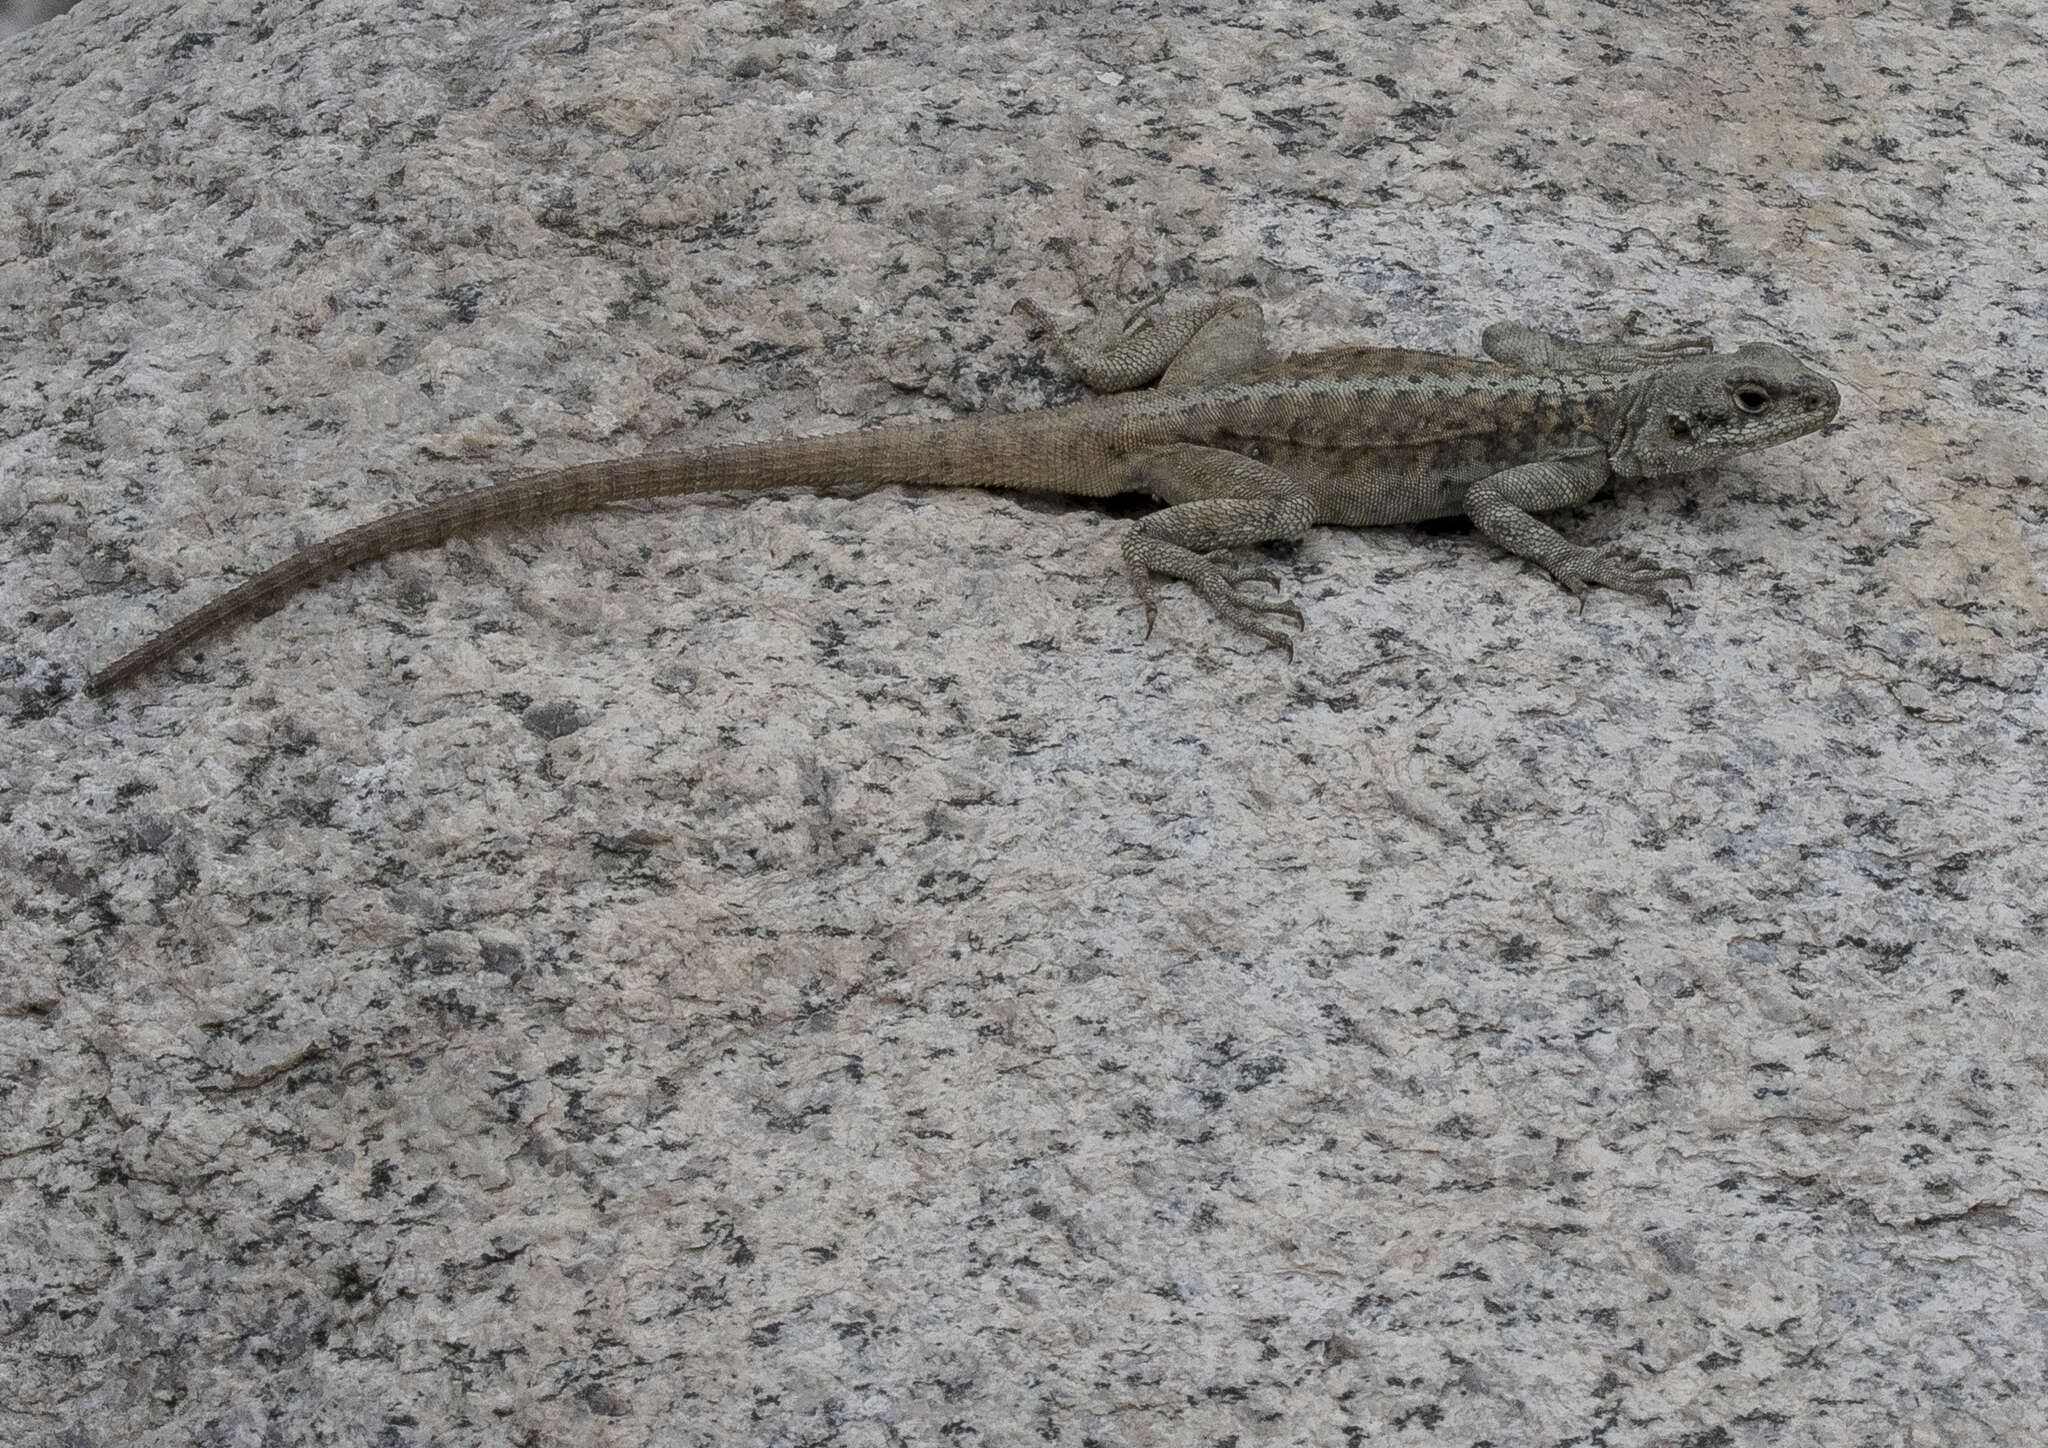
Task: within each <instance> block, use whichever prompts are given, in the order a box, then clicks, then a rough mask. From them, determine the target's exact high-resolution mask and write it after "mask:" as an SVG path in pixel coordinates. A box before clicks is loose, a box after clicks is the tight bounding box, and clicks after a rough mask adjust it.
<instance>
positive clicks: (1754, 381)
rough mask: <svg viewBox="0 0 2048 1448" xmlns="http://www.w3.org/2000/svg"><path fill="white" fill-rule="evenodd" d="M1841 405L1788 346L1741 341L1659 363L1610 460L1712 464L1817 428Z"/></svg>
mask: <svg viewBox="0 0 2048 1448" xmlns="http://www.w3.org/2000/svg"><path fill="white" fill-rule="evenodd" d="M1841 405H1842V395H1841V394H1840V393H1839V392H1837V391H1836V390H1835V384H1834V383H1832V382H1830V381H1828V379H1827V378H1825V377H1823V376H1821V375H1820V374H1819V373H1818V372H1816V371H1814V370H1813V369H1812V368H1811V367H1808V366H1807V365H1806V364H1805V363H1804V362H1802V361H1800V360H1799V358H1798V357H1797V356H1796V355H1795V354H1793V353H1791V352H1788V351H1786V350H1785V349H1784V348H1783V347H1778V346H1773V345H1772V344H1771V343H1769V342H1745V343H1744V344H1743V345H1742V346H1740V347H1737V348H1736V349H1735V350H1734V351H1733V352H1722V353H1715V354H1712V355H1709V356H1705V357H1688V358H1686V359H1685V360H1684V361H1682V362H1672V363H1670V364H1668V365H1666V366H1664V367H1661V368H1659V369H1658V372H1657V376H1656V379H1655V380H1654V381H1653V382H1652V383H1651V384H1650V385H1649V386H1648V387H1646V388H1645V389H1644V390H1643V393H1642V395H1641V397H1640V399H1639V401H1638V403H1637V406H1636V408H1635V409H1634V413H1635V415H1634V416H1633V418H1632V419H1631V421H1632V423H1633V426H1632V427H1631V428H1630V429H1629V433H1628V436H1627V437H1626V439H1625V441H1624V443H1623V446H1622V448H1621V449H1620V450H1619V451H1620V454H1621V455H1620V456H1617V457H1616V458H1615V459H1614V460H1613V461H1614V462H1615V464H1616V466H1617V469H1618V470H1619V469H1621V468H1625V467H1632V469H1633V470H1634V471H1636V472H1637V473H1639V474H1641V475H1643V476H1651V475H1655V474H1658V473H1683V472H1690V471H1692V470H1693V469H1694V468H1704V467H1711V466H1713V465H1714V464H1715V463H1716V462H1718V461H1720V460H1721V459H1722V458H1723V457H1726V456H1727V455H1729V454H1730V453H1739V452H1752V451H1754V450H1755V449H1757V448H1760V447H1769V446H1771V445H1772V444H1773V443H1780V442H1784V441H1786V440H1787V439H1788V438H1795V437H1803V436H1805V435H1806V434H1807V433H1809V432H1817V431H1819V430H1820V429H1821V428H1823V427H1826V426H1827V425H1828V424H1829V423H1830V422H1832V421H1833V420H1834V416H1835V410H1836V409H1837V408H1839V407H1840V406H1841Z"/></svg>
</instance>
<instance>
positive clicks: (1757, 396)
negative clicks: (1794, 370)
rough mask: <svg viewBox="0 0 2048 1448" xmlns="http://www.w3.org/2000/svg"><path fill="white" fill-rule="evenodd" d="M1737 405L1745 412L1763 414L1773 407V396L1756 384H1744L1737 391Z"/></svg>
mask: <svg viewBox="0 0 2048 1448" xmlns="http://www.w3.org/2000/svg"><path fill="white" fill-rule="evenodd" d="M1735 405H1736V406H1737V407H1739V408H1741V409H1742V410H1743V411H1744V412H1762V411H1763V410H1764V409H1765V408H1766V407H1769V406H1770V405H1771V394H1770V393H1768V392H1766V391H1764V390H1763V388H1761V387H1759V386H1757V385H1756V384H1755V383H1754V382H1744V383H1742V384H1741V385H1739V386H1738V387H1737V388H1736V389H1735Z"/></svg>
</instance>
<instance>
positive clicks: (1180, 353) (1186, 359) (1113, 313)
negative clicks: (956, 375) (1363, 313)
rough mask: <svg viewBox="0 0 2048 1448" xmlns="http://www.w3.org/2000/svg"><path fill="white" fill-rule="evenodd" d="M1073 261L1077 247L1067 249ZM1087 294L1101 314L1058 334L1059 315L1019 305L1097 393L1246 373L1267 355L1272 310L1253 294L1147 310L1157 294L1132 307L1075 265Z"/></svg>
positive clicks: (1166, 387) (1194, 383)
mask: <svg viewBox="0 0 2048 1448" xmlns="http://www.w3.org/2000/svg"><path fill="white" fill-rule="evenodd" d="M1060 250H1061V251H1062V253H1063V254H1064V255H1065V256H1066V258H1067V261H1068V264H1069V265H1070V266H1072V265H1074V257H1073V252H1072V248H1070V247H1066V246H1062V247H1061V248H1060ZM1075 278H1076V281H1077V284H1078V285H1079V287H1080V292H1081V300H1082V302H1083V303H1084V304H1085V305H1086V306H1087V307H1088V309H1089V310H1090V311H1092V312H1094V313H1095V318H1094V320H1093V321H1091V322H1088V323H1087V324H1085V325H1084V326H1082V327H1081V328H1079V329H1078V330H1076V331H1075V332H1073V333H1071V334H1069V335H1067V336H1065V337H1062V336H1060V335H1059V319H1058V318H1056V317H1055V316H1053V314H1052V313H1051V312H1049V311H1047V310H1046V309H1045V308H1044V307H1042V306H1040V305H1039V304H1038V303H1037V302H1034V301H1031V300H1029V299H1026V300H1024V301H1020V302H1018V303H1017V308H1018V310H1020V311H1022V312H1024V313H1025V314H1026V315H1027V316H1029V317H1030V318H1031V319H1032V320H1033V321H1035V322H1037V323H1038V324H1039V325H1040V326H1041V327H1043V328H1045V330H1046V331H1047V332H1048V333H1049V334H1051V338H1052V340H1051V344H1050V345H1051V348H1052V350H1053V352H1054V354H1055V355H1057V356H1058V357H1059V358H1060V359H1061V360H1062V361H1064V362H1065V363H1066V364H1067V365H1068V366H1069V367H1071V368H1073V370H1074V373H1075V375H1076V376H1078V377H1079V378H1080V379H1081V381H1082V382H1084V383H1086V384H1087V385H1088V387H1089V388H1090V389H1092V390H1093V391H1096V392H1129V391H1130V390H1132V389H1133V388H1137V387H1144V386H1147V385H1148V384H1152V383H1157V384H1158V386H1159V388H1160V390H1161V391H1167V392H1171V391H1176V390H1179V389H1183V388H1190V387H1201V386H1205V385H1207V384H1209V383H1213V382H1221V381H1224V380H1226V379H1228V378H1230V377H1232V376H1234V375H1236V374H1237V373H1239V372H1243V371H1246V370H1247V369H1249V368H1251V367H1252V366H1254V365H1256V364H1257V363H1258V362H1260V361H1261V360H1263V359H1264V357H1265V354H1266V342H1265V329H1266V319H1265V313H1264V312H1262V311H1261V310H1260V309H1259V304H1258V303H1257V302H1255V301H1253V300H1251V299H1250V298H1249V297H1224V298H1220V299H1218V300H1216V301H1213V302H1204V303H1202V304H1200V305H1198V306H1192V307H1185V308H1182V309H1180V310H1178V311H1172V312H1166V313H1163V314H1160V315H1156V316H1155V315H1147V313H1148V312H1149V310H1150V308H1151V305H1152V302H1153V301H1154V300H1155V298H1153V297H1146V298H1144V299H1143V300H1141V301H1139V302H1138V303H1137V304H1136V305H1134V306H1125V305H1124V304H1123V302H1122V301H1121V300H1120V299H1119V298H1118V296H1117V295H1116V292H1115V290H1114V289H1113V288H1102V287H1097V286H1095V285H1093V284H1091V283H1090V282H1088V281H1087V280H1086V278H1084V277H1082V276H1081V274H1080V271H1079V268H1078V267H1076V268H1075Z"/></svg>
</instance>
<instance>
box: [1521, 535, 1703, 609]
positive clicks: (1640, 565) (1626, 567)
mask: <svg viewBox="0 0 2048 1448" xmlns="http://www.w3.org/2000/svg"><path fill="white" fill-rule="evenodd" d="M1545 566H1546V567H1548V568H1549V569H1550V571H1551V573H1552V575H1553V576H1555V577H1556V579H1557V581H1558V582H1559V583H1562V584H1563V585H1564V586H1565V587H1566V588H1568V589H1569V590H1571V593H1572V595H1573V597H1575V598H1577V599H1578V601H1579V609H1580V611H1581V612H1584V611H1585V607H1586V589H1587V586H1588V585H1589V584H1594V583H1597V584H1599V585H1600V586H1601V587H1602V588H1611V589H1613V590H1615V591H1616V592H1617V593H1633V594H1635V595H1637V596H1638V597H1640V598H1652V599H1655V600H1656V601H1657V602H1659V603H1661V604H1663V605H1664V606H1665V607H1666V608H1668V609H1671V610H1672V611H1673V612H1676V611H1677V609H1678V605H1677V604H1675V603H1673V602H1672V601H1671V595H1670V594H1668V593H1666V592H1665V591H1664V590H1663V589H1661V588H1659V587H1658V586H1657V585H1658V584H1660V583H1664V582H1667V581H1668V580H1670V579H1674V578H1682V579H1684V580H1685V582H1686V585H1687V586H1688V587H1690V586H1691V584H1692V575H1691V574H1690V573H1687V572H1686V571H1685V570H1684V569H1683V568H1660V567H1658V566H1657V561H1656V560H1655V559H1654V558H1646V557H1644V556H1643V555H1642V554H1641V553H1638V552H1636V550H1635V549H1633V548H1623V547H1619V546H1616V545H1610V546H1609V547H1606V548H1577V547H1575V548H1573V549H1572V550H1571V551H1570V552H1569V553H1567V554H1565V555H1564V556H1563V557H1561V558H1559V559H1557V560H1555V561H1550V560H1545Z"/></svg>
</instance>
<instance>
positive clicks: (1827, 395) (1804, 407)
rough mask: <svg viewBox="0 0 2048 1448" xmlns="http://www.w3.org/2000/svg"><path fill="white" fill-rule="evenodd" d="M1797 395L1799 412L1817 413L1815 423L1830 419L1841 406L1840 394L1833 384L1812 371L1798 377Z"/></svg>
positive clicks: (1822, 422)
mask: <svg viewBox="0 0 2048 1448" xmlns="http://www.w3.org/2000/svg"><path fill="white" fill-rule="evenodd" d="M1798 397H1799V410H1800V411H1801V412H1808V413H1815V414H1818V423H1817V425H1818V424H1824V423H1827V422H1830V421H1832V420H1833V418H1834V415H1835V413H1836V412H1837V411H1839V410H1840V409H1841V406H1842V394H1841V393H1840V392H1838V391H1836V390H1835V384H1834V383H1832V382H1830V381H1828V380H1827V378H1825V377H1822V376H1820V375H1819V374H1817V373H1813V372H1808V373H1807V374H1805V375H1804V376H1803V377H1801V378H1800V379H1799V392H1798Z"/></svg>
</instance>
